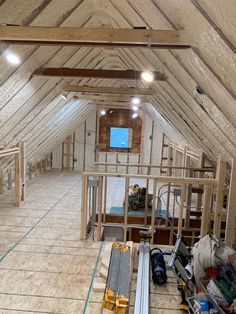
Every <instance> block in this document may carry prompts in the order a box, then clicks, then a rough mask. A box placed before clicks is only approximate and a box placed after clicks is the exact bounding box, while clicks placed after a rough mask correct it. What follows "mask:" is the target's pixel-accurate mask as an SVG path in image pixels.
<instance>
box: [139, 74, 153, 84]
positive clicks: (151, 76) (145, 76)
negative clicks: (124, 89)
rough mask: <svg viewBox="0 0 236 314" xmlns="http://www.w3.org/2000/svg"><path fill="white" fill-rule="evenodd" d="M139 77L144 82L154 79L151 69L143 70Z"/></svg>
mask: <svg viewBox="0 0 236 314" xmlns="http://www.w3.org/2000/svg"><path fill="white" fill-rule="evenodd" d="M141 78H142V79H143V80H144V81H146V82H152V81H153V80H154V75H153V73H152V72H151V71H143V72H142V74H141Z"/></svg>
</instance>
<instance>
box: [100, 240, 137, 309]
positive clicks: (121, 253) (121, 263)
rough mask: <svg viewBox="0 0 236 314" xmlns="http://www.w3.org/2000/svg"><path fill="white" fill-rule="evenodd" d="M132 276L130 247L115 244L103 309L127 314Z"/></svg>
mask: <svg viewBox="0 0 236 314" xmlns="http://www.w3.org/2000/svg"><path fill="white" fill-rule="evenodd" d="M130 276H131V274H130V247H129V246H127V245H126V244H122V243H117V242H115V243H113V245H112V251H111V259H110V264H109V269H108V276H107V282H106V288H105V293H104V297H103V302H102V306H103V308H105V309H107V310H110V311H114V312H115V313H116V314H125V313H127V311H128V306H129V290H130V279H131V278H130Z"/></svg>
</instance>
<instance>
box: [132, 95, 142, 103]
mask: <svg viewBox="0 0 236 314" xmlns="http://www.w3.org/2000/svg"><path fill="white" fill-rule="evenodd" d="M132 103H133V104H134V105H139V104H140V98H138V97H134V98H133V99H132Z"/></svg>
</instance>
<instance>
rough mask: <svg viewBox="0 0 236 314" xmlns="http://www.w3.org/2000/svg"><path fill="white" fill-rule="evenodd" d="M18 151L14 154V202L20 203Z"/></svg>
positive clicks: (19, 162)
mask: <svg viewBox="0 0 236 314" xmlns="http://www.w3.org/2000/svg"><path fill="white" fill-rule="evenodd" d="M20 166H21V161H20V152H19V153H16V154H15V202H16V205H20V202H21V177H20Z"/></svg>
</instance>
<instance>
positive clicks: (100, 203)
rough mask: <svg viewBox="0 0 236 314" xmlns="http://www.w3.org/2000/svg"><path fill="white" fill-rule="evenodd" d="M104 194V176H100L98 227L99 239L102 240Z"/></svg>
mask: <svg viewBox="0 0 236 314" xmlns="http://www.w3.org/2000/svg"><path fill="white" fill-rule="evenodd" d="M102 194H103V177H99V178H98V201H97V212H98V228H97V241H101V237H102V234H101V232H102Z"/></svg>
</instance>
